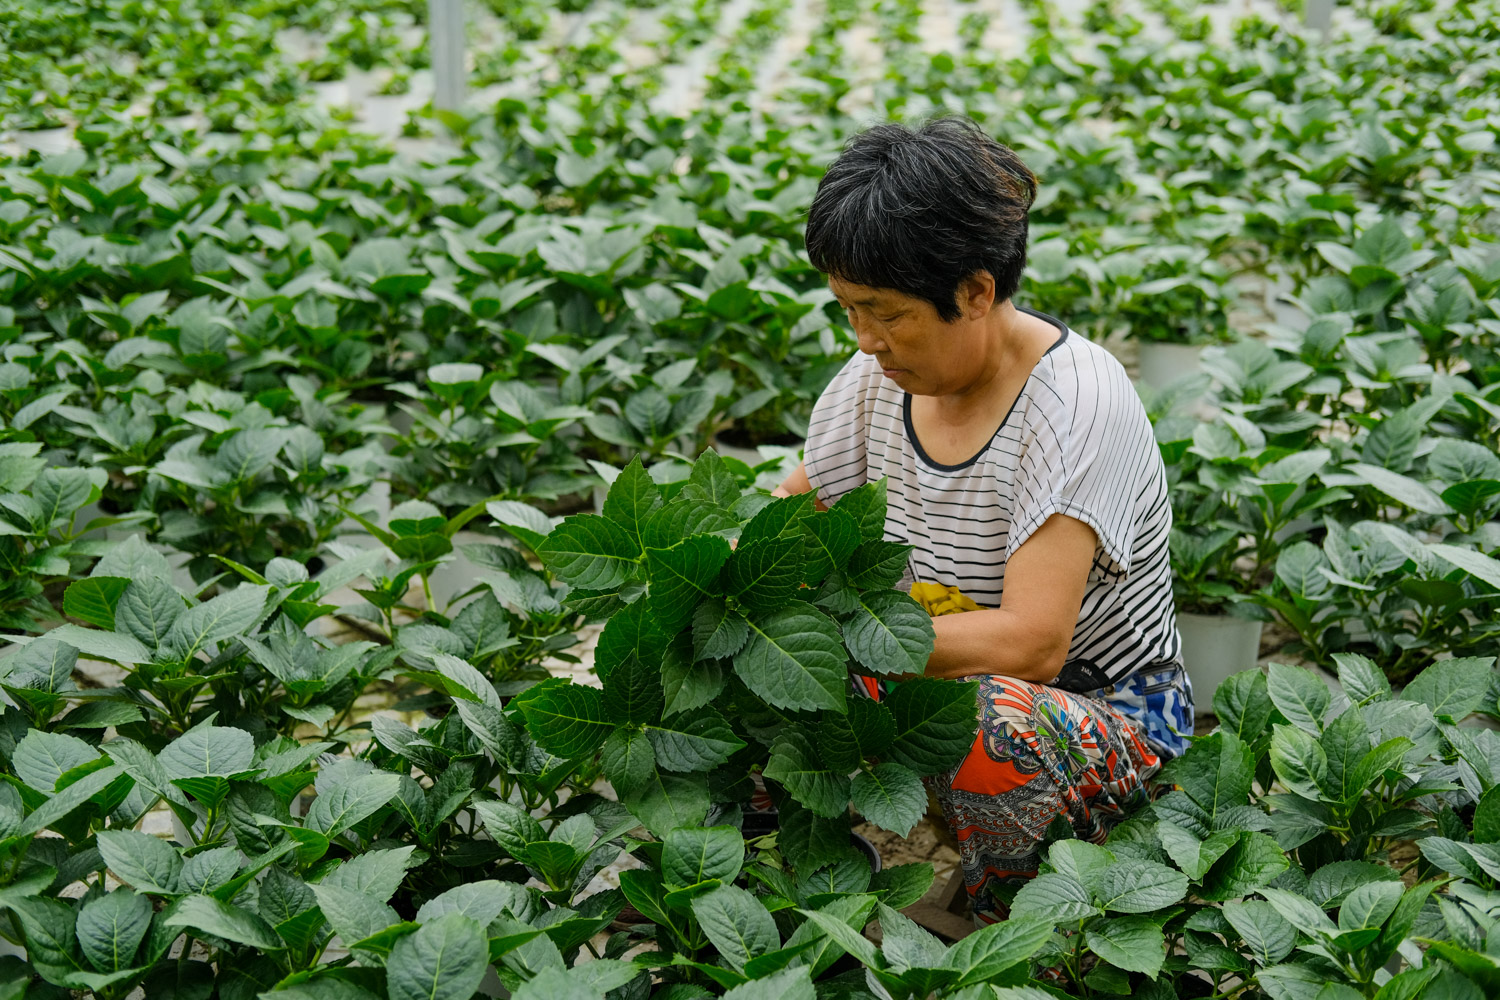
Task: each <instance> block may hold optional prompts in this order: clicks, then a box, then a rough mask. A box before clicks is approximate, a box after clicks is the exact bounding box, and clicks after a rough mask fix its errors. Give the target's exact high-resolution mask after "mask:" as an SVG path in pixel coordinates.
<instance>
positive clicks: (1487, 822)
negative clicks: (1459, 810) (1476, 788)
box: [1474, 785, 1500, 844]
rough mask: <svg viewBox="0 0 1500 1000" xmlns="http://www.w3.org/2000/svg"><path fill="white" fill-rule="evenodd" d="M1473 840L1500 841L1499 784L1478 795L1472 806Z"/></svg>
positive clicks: (1484, 842) (1480, 842) (1483, 842)
mask: <svg viewBox="0 0 1500 1000" xmlns="http://www.w3.org/2000/svg"><path fill="white" fill-rule="evenodd" d="M1474 842H1475V843H1477V844H1495V843H1500V785H1496V786H1495V787H1493V788H1491V789H1490V790H1489V791H1487V792H1485V793H1484V795H1482V796H1480V799H1479V804H1478V805H1476V806H1475V807H1474Z"/></svg>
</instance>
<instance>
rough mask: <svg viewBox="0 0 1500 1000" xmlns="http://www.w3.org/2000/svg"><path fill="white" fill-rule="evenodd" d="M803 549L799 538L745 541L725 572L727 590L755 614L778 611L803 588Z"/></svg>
mask: <svg viewBox="0 0 1500 1000" xmlns="http://www.w3.org/2000/svg"><path fill="white" fill-rule="evenodd" d="M802 548H803V543H802V541H801V539H799V538H762V539H760V540H758V541H753V542H750V543H749V544H748V545H747V544H744V542H743V541H742V542H741V544H740V547H739V548H737V549H736V550H735V551H734V554H733V555H732V556H730V557H729V563H728V565H727V566H726V567H725V569H724V581H725V586H726V587H727V588H728V589H729V592H730V593H731V594H733V595H734V596H735V597H736V598H737V599H738V601H739V603H740V606H742V607H744V608H746V609H747V610H748V611H749V612H751V613H752V614H754V613H756V612H765V613H768V614H769V613H772V612H775V611H779V610H780V609H781V608H783V607H785V606H786V604H787V602H789V601H791V600H792V598H793V597H794V596H795V595H796V593H797V591H798V590H799V589H801V587H802Z"/></svg>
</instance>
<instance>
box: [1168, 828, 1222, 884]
mask: <svg viewBox="0 0 1500 1000" xmlns="http://www.w3.org/2000/svg"><path fill="white" fill-rule="evenodd" d="M1156 839H1157V840H1160V841H1161V846H1162V849H1163V850H1165V851H1166V852H1167V856H1168V857H1169V858H1171V859H1172V860H1173V861H1175V862H1177V867H1179V868H1181V869H1182V870H1183V872H1184V873H1185V874H1186V875H1187V876H1188V878H1192V879H1201V878H1202V877H1203V875H1204V873H1205V872H1207V871H1208V870H1209V869H1210V868H1211V867H1213V864H1214V862H1215V861H1218V860H1219V858H1221V857H1223V856H1224V854H1225V852H1226V851H1228V850H1229V849H1230V848H1231V847H1233V846H1234V845H1235V844H1236V843H1238V842H1239V839H1240V835H1239V833H1238V832H1237V831H1234V830H1220V831H1218V832H1217V833H1213V834H1210V835H1209V836H1208V838H1207V839H1200V838H1199V837H1198V835H1197V834H1195V833H1193V832H1191V831H1189V830H1186V829H1184V828H1183V827H1180V826H1178V825H1177V824H1176V823H1171V822H1168V821H1166V820H1162V821H1160V822H1158V823H1157V824H1156Z"/></svg>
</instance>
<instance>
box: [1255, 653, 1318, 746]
mask: <svg viewBox="0 0 1500 1000" xmlns="http://www.w3.org/2000/svg"><path fill="white" fill-rule="evenodd" d="M1266 690H1267V692H1268V693H1269V694H1270V696H1271V702H1272V704H1274V705H1275V706H1276V708H1277V710H1278V711H1280V712H1281V714H1282V715H1284V716H1286V717H1287V720H1288V721H1289V722H1291V723H1292V725H1294V726H1296V727H1297V728H1299V729H1302V730H1304V731H1306V732H1309V733H1312V734H1313V735H1314V736H1316V735H1317V734H1318V733H1321V732H1322V731H1323V717H1324V716H1325V715H1326V714H1327V713H1328V705H1329V702H1330V701H1331V700H1332V696H1331V695H1330V693H1329V691H1328V687H1327V685H1325V684H1324V683H1323V682H1322V681H1320V680H1318V678H1317V677H1315V676H1314V675H1313V672H1312V671H1311V670H1306V669H1304V668H1302V667H1289V666H1287V665H1286V664H1284V663H1273V664H1271V665H1270V666H1269V667H1268V668H1267V671H1266Z"/></svg>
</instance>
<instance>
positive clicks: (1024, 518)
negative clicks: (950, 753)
mask: <svg viewBox="0 0 1500 1000" xmlns="http://www.w3.org/2000/svg"><path fill="white" fill-rule="evenodd" d="M1025 311H1026V312H1031V310H1025ZM1031 314H1032V315H1034V316H1039V317H1040V318H1042V319H1045V320H1047V321H1048V322H1049V323H1052V324H1053V325H1054V326H1056V327H1057V328H1058V330H1059V336H1058V339H1057V342H1056V343H1055V344H1054V345H1053V346H1052V347H1051V348H1050V349H1049V350H1048V351H1047V353H1046V354H1045V355H1044V356H1043V357H1042V359H1041V361H1039V362H1038V363H1037V365H1036V368H1035V369H1033V371H1032V373H1031V377H1030V378H1028V379H1027V381H1026V384H1025V386H1024V387H1023V388H1022V390H1021V394H1020V396H1019V397H1018V398H1017V399H1016V403H1015V406H1014V407H1012V408H1011V411H1010V413H1009V414H1007V415H1006V417H1005V420H1004V421H1003V422H1002V423H1001V425H1000V429H999V430H998V431H997V432H996V434H995V436H994V438H993V439H992V440H991V441H990V443H989V444H987V445H986V446H985V447H984V448H983V450H981V451H980V453H979V454H978V455H975V456H974V457H973V458H972V459H970V460H969V461H967V462H963V463H961V464H959V465H942V464H939V463H937V462H934V461H933V460H932V459H930V458H929V457H928V456H927V454H926V453H925V452H924V451H923V450H922V446H921V444H920V443H919V442H918V440H917V435H916V433H915V431H914V429H913V427H912V423H911V397H910V396H909V395H908V394H907V393H906V392H905V391H904V390H902V389H901V388H899V387H898V386H897V385H896V384H895V383H894V382H892V381H890V380H889V379H887V378H885V377H884V376H883V375H882V374H881V370H880V365H879V364H878V363H877V362H876V360H875V359H874V358H873V357H871V356H869V355H865V354H857V355H855V356H854V357H853V358H851V359H850V360H849V363H848V364H846V365H845V366H844V367H843V369H842V370H841V371H840V372H839V373H838V375H836V376H835V377H834V379H833V381H832V382H831V383H830V384H829V386H828V388H827V389H826V390H824V392H823V395H822V396H821V397H820V398H819V399H818V403H817V405H816V407H814V409H813V413H812V420H811V424H810V426H809V431H808V438H807V446H806V451H805V452H804V458H805V462H806V466H807V475H808V479H809V480H810V481H811V482H812V484H813V486H814V487H815V488H816V489H817V491H818V497H819V499H821V500H822V501H823V502H824V503H826V504H832V503H833V502H834V501H836V500H838V498H839V497H841V496H843V495H844V494H845V493H847V492H849V491H850V490H852V489H854V488H855V487H857V486H861V485H863V484H864V483H867V482H874V481H876V480H879V479H880V478H882V477H886V478H888V479H889V498H890V509H889V520H888V521H887V523H886V536H887V537H888V538H890V539H891V540H893V541H901V542H905V543H907V544H910V545H914V546H915V547H916V548H915V551H913V553H912V555H911V559H910V561H909V562H908V565H907V577H908V578H907V579H906V580H904V581H903V582H902V589H903V590H904V589H907V588H908V587H909V586H910V583H911V582H912V580H921V581H924V582H931V583H939V584H943V585H946V586H956V587H957V588H958V589H959V590H961V591H962V592H963V593H964V594H966V595H968V596H969V597H970V598H972V599H973V600H974V601H975V602H977V603H978V604H980V605H981V606H984V607H998V606H999V605H1000V603H1001V599H1002V592H1003V590H1004V585H1005V566H1006V563H1007V562H1008V561H1009V559H1010V557H1011V555H1012V554H1013V553H1014V552H1015V551H1016V549H1018V548H1019V547H1020V546H1021V544H1022V543H1023V542H1025V541H1026V539H1028V538H1030V537H1031V534H1032V532H1034V531H1036V529H1037V528H1039V527H1041V525H1042V523H1043V522H1044V521H1046V520H1047V518H1048V517H1050V516H1051V515H1052V514H1057V513H1061V514H1067V515H1069V516H1070V517H1075V518H1077V519H1078V520H1080V521H1083V522H1084V523H1086V524H1088V525H1089V526H1090V527H1091V528H1093V529H1094V532H1095V534H1096V535H1097V536H1098V540H1099V544H1098V549H1097V551H1096V553H1095V557H1094V565H1093V568H1092V569H1091V570H1090V572H1089V582H1088V589H1087V590H1086V592H1085V593H1084V598H1083V606H1082V608H1081V609H1080V610H1079V613H1078V625H1077V627H1076V628H1075V629H1074V631H1073V640H1072V643H1071V645H1070V647H1069V650H1068V660H1067V665H1066V666H1065V667H1064V669H1063V672H1062V673H1061V674H1060V675H1059V676H1058V678H1057V680H1056V681H1054V682H1053V683H1054V685H1055V686H1057V687H1060V688H1063V689H1065V690H1069V691H1076V692H1086V691H1087V692H1092V691H1097V690H1098V689H1101V688H1107V687H1110V686H1112V685H1115V684H1118V683H1119V682H1120V681H1122V680H1124V679H1125V678H1126V677H1129V676H1130V675H1131V674H1133V673H1135V672H1136V671H1138V670H1145V669H1159V668H1162V667H1166V666H1169V665H1172V664H1176V663H1180V657H1181V640H1180V639H1179V638H1178V635H1177V621H1176V615H1175V612H1174V609H1173V605H1172V580H1171V570H1170V566H1169V563H1168V554H1167V536H1168V534H1169V532H1170V531H1171V526H1172V507H1171V504H1170V503H1169V502H1168V497H1167V479H1166V469H1165V468H1164V466H1163V465H1162V459H1161V453H1160V451H1159V450H1158V448H1157V445H1156V441H1155V439H1154V437H1153V436H1152V431H1151V423H1150V420H1149V419H1148V418H1147V416H1146V411H1145V408H1144V407H1143V406H1142V405H1141V402H1140V399H1139V397H1137V396H1136V394H1135V390H1134V388H1133V387H1132V386H1131V384H1130V378H1129V376H1127V375H1126V374H1125V369H1124V368H1123V367H1121V365H1120V363H1119V362H1118V361H1116V360H1115V359H1114V358H1113V357H1112V356H1111V355H1110V354H1109V353H1108V352H1106V351H1105V350H1103V349H1102V348H1100V347H1099V346H1098V345H1096V344H1093V343H1090V342H1089V341H1088V340H1087V339H1085V338H1083V337H1081V336H1079V335H1078V334H1077V333H1074V332H1072V331H1070V330H1068V329H1067V328H1066V327H1065V326H1063V324H1062V323H1060V322H1058V321H1057V320H1056V319H1053V318H1052V317H1050V316H1045V315H1043V314H1041V313H1031Z"/></svg>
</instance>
